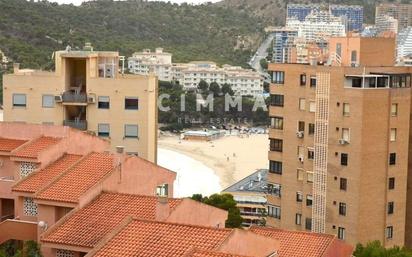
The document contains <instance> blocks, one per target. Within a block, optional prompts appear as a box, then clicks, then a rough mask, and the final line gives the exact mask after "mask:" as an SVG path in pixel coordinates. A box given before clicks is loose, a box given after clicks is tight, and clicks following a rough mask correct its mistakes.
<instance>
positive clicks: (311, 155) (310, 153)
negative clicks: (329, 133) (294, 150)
mask: <svg viewBox="0 0 412 257" xmlns="http://www.w3.org/2000/svg"><path fill="white" fill-rule="evenodd" d="M314 158H315V149H314V148H311V147H308V159H309V160H313V159H314Z"/></svg>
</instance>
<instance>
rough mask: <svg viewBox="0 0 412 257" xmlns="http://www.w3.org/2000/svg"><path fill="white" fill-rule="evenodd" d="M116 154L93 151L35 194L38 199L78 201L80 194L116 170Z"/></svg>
mask: <svg viewBox="0 0 412 257" xmlns="http://www.w3.org/2000/svg"><path fill="white" fill-rule="evenodd" d="M114 168H115V167H114V156H113V155H112V154H108V153H91V154H89V155H87V156H86V157H84V159H83V160H81V161H80V162H79V163H77V164H76V165H74V166H73V167H71V168H70V169H68V170H67V171H65V172H64V173H63V174H61V175H60V176H59V177H57V178H56V179H55V180H54V181H53V182H51V183H50V184H49V185H48V186H47V187H45V188H43V189H42V190H41V191H40V192H38V193H37V194H36V196H35V198H36V199H42V200H51V201H62V202H69V203H77V202H78V201H79V198H80V196H81V195H82V194H83V193H85V192H86V191H87V190H88V189H90V188H91V187H92V186H93V185H95V184H96V183H98V182H99V181H100V180H101V179H103V178H104V177H105V176H106V175H107V174H109V173H110V172H112V171H113V170H114Z"/></svg>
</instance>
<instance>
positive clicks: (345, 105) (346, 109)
mask: <svg viewBox="0 0 412 257" xmlns="http://www.w3.org/2000/svg"><path fill="white" fill-rule="evenodd" d="M349 114H350V105H349V104H348V103H343V116H349Z"/></svg>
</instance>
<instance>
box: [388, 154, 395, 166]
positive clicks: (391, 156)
mask: <svg viewBox="0 0 412 257" xmlns="http://www.w3.org/2000/svg"><path fill="white" fill-rule="evenodd" d="M395 164H396V153H390V154H389V165H395Z"/></svg>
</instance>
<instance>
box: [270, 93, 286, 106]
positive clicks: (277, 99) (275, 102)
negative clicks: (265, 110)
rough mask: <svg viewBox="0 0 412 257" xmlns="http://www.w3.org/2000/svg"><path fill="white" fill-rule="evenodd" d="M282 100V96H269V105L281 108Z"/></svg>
mask: <svg viewBox="0 0 412 257" xmlns="http://www.w3.org/2000/svg"><path fill="white" fill-rule="evenodd" d="M283 104H284V98H283V95H271V96H270V105H272V106H279V107H283Z"/></svg>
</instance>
